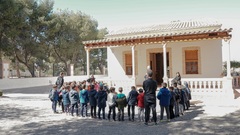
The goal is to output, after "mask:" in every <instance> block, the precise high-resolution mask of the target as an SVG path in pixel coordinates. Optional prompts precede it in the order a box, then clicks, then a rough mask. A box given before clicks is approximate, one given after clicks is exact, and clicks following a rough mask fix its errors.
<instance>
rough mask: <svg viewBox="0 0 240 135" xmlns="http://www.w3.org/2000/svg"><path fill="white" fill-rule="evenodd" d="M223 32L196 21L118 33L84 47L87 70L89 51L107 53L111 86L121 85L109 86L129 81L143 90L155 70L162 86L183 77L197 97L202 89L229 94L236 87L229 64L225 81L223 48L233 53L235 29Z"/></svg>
mask: <svg viewBox="0 0 240 135" xmlns="http://www.w3.org/2000/svg"><path fill="white" fill-rule="evenodd" d="M221 27H222V25H221V24H220V23H218V22H217V21H206V20H204V21H203V20H192V21H184V22H180V21H175V22H171V23H169V24H163V25H151V26H145V27H135V28H125V29H122V30H118V31H115V32H113V33H110V34H108V35H106V36H105V38H104V39H101V40H92V41H85V42H84V44H85V49H86V52H87V61H88V64H87V65H88V67H87V69H89V53H90V50H91V49H95V48H107V54H108V57H107V58H108V77H109V79H110V80H112V81H111V82H114V80H118V81H115V82H114V83H113V84H112V83H111V84H110V85H115V86H121V85H124V84H126V80H129V81H128V82H131V83H129V85H139V86H141V85H142V82H143V81H144V75H145V74H146V71H147V67H150V68H151V69H152V70H153V72H154V75H153V78H154V79H155V80H157V82H158V84H161V83H162V82H167V83H169V84H170V82H171V79H172V78H173V77H175V73H176V72H179V73H180V74H181V76H182V80H183V81H187V82H188V83H189V84H190V87H191V88H192V89H193V92H195V93H198V94H199V93H201V92H202V89H206V90H204V93H206V92H208V91H209V93H211V91H212V92H216V90H217V92H219V91H221V92H222V93H226V92H227V91H226V89H225V88H230V87H231V86H230V81H231V75H230V58H229V59H228V62H227V63H228V64H227V65H228V66H227V67H228V68H227V69H228V72H227V77H223V76H222V46H223V45H225V46H228V49H229V47H230V44H229V40H230V39H231V34H230V33H231V31H232V29H231V28H229V29H222V28H221ZM226 51H228V50H226ZM228 52H229V51H228ZM88 75H89V70H88ZM121 80H122V81H121ZM124 82H125V83H124ZM126 87H128V86H126ZM229 93H231V92H228V94H229Z"/></svg>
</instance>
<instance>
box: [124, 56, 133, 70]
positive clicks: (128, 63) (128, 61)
mask: <svg viewBox="0 0 240 135" xmlns="http://www.w3.org/2000/svg"><path fill="white" fill-rule="evenodd" d="M125 71H126V75H132V54H125Z"/></svg>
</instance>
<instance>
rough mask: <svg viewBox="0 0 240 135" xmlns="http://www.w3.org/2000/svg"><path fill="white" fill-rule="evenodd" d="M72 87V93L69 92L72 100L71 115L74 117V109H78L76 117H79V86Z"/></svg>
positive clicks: (73, 85)
mask: <svg viewBox="0 0 240 135" xmlns="http://www.w3.org/2000/svg"><path fill="white" fill-rule="evenodd" d="M71 86H72V89H71V91H70V92H69V98H70V101H71V108H72V110H71V114H72V116H73V111H74V108H75V109H76V116H78V102H79V95H78V92H77V86H76V85H75V84H71Z"/></svg>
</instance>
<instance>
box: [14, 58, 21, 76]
mask: <svg viewBox="0 0 240 135" xmlns="http://www.w3.org/2000/svg"><path fill="white" fill-rule="evenodd" d="M15 65H16V72H17V78H21V75H20V70H19V61H18V60H17V59H15Z"/></svg>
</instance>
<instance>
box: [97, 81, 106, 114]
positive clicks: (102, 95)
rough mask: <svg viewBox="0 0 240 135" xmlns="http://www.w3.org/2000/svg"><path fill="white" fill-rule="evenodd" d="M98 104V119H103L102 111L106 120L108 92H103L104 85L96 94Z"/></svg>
mask: <svg viewBox="0 0 240 135" xmlns="http://www.w3.org/2000/svg"><path fill="white" fill-rule="evenodd" d="M96 99H97V104H98V118H99V119H101V116H100V113H101V111H102V115H103V117H102V118H103V119H105V107H106V101H107V92H106V91H105V90H103V85H100V87H99V91H98V93H97V94H96Z"/></svg>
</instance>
